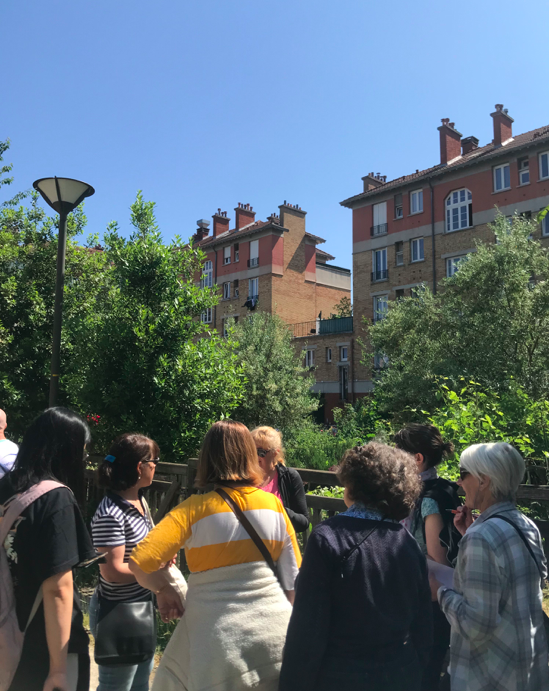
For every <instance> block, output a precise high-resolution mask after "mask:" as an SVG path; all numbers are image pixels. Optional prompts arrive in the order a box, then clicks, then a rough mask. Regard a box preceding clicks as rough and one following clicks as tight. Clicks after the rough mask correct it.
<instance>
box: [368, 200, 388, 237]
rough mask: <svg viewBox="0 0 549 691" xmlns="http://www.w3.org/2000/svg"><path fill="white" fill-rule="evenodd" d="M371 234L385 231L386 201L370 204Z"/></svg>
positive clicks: (383, 233) (379, 233)
mask: <svg viewBox="0 0 549 691" xmlns="http://www.w3.org/2000/svg"><path fill="white" fill-rule="evenodd" d="M372 221H373V222H372V236H374V237H375V236H376V235H385V234H386V233H387V228H388V226H387V202H379V204H373V205H372Z"/></svg>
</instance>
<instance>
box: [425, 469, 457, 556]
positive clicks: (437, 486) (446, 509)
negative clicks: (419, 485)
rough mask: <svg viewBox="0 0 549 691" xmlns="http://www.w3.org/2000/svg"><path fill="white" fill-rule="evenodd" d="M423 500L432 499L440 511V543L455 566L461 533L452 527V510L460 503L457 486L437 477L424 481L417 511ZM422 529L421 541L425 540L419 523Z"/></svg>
mask: <svg viewBox="0 0 549 691" xmlns="http://www.w3.org/2000/svg"><path fill="white" fill-rule="evenodd" d="M423 499H434V500H435V501H436V503H437V504H438V507H439V509H440V515H441V516H442V522H443V524H444V527H443V529H442V530H441V531H440V535H439V538H440V542H441V544H442V545H444V546H445V547H446V548H447V549H448V556H447V559H448V561H449V562H450V564H455V561H456V559H457V555H458V549H459V541H460V540H461V533H460V532H459V531H458V530H457V529H456V527H455V526H454V516H455V514H453V513H452V510H454V509H457V508H458V506H461V504H462V502H461V499H460V497H459V495H458V485H457V484H456V483H455V482H450V480H445V479H444V478H442V477H437V478H435V479H434V480H426V481H425V482H424V483H423V490H422V492H421V496H420V498H419V500H418V503H417V509H416V510H418V511H421V502H422V500H423ZM421 524H422V529H423V539H424V540H425V522H424V521H421Z"/></svg>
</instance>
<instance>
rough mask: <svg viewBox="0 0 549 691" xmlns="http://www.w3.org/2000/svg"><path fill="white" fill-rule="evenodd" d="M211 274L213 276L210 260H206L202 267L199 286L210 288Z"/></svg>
mask: <svg viewBox="0 0 549 691" xmlns="http://www.w3.org/2000/svg"><path fill="white" fill-rule="evenodd" d="M212 276H213V266H212V262H211V261H210V260H208V261H207V262H204V268H203V269H202V278H201V279H200V287H201V288H211V287H212V283H213V280H212Z"/></svg>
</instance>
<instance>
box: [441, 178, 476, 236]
mask: <svg viewBox="0 0 549 691" xmlns="http://www.w3.org/2000/svg"><path fill="white" fill-rule="evenodd" d="M472 205H473V195H472V194H471V190H468V189H467V188H466V187H462V188H461V189H459V190H453V191H452V192H450V194H449V195H448V196H447V197H446V199H445V200H444V208H445V210H446V232H447V233H454V232H456V231H457V230H463V229H464V228H472V227H473V209H472ZM455 212H457V213H455ZM464 212H465V213H464ZM464 215H465V220H466V225H464V224H463V217H464ZM456 220H457V224H456Z"/></svg>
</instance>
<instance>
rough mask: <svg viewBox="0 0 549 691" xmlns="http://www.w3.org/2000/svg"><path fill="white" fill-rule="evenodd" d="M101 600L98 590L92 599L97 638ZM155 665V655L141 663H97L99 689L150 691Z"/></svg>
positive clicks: (91, 626) (92, 621)
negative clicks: (99, 599) (150, 677)
mask: <svg viewBox="0 0 549 691" xmlns="http://www.w3.org/2000/svg"><path fill="white" fill-rule="evenodd" d="M98 613H99V601H98V598H97V591H96V592H95V593H94V594H93V595H92V598H91V600H90V630H91V632H92V635H93V637H94V638H95V632H96V630H97V615H98ZM153 666H154V656H153V657H151V659H150V660H146V661H145V662H141V663H140V664H139V665H116V666H111V665H109V666H105V665H97V667H98V669H99V686H98V687H97V691H149V676H150V674H151V672H152V668H153Z"/></svg>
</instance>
